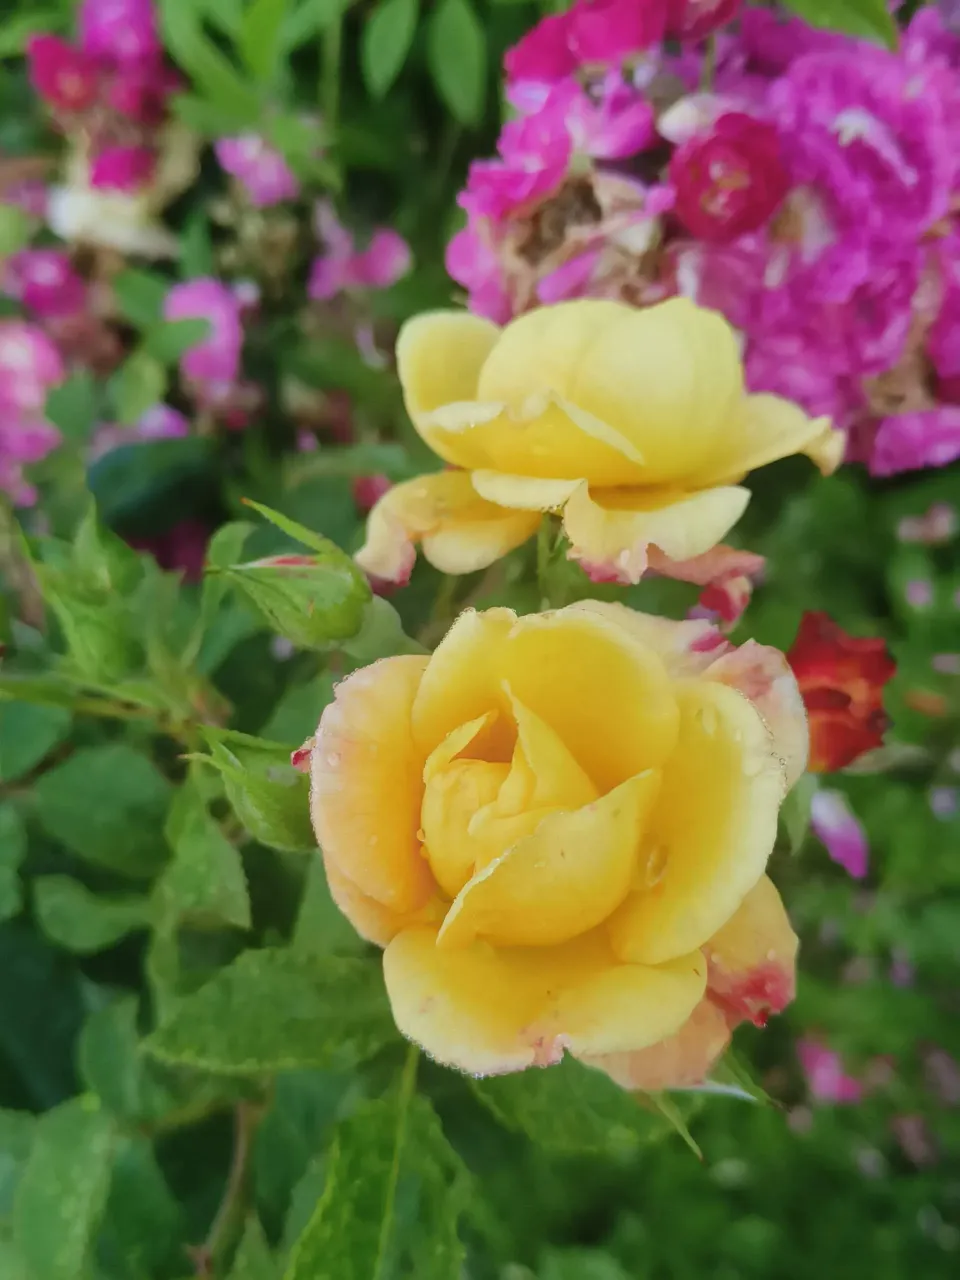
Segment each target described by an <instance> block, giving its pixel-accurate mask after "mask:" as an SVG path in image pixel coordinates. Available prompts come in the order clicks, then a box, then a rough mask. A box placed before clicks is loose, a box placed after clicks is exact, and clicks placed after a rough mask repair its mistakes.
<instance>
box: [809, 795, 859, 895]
mask: <svg viewBox="0 0 960 1280" xmlns="http://www.w3.org/2000/svg"><path fill="white" fill-rule="evenodd" d="M810 826H811V827H812V829H813V833H814V835H815V836H816V837H817V839H818V840H820V841H821V843H822V844H823V845H824V847H825V848H826V850H827V853H828V854H829V855H830V857H831V858H832V859H833V861H834V862H836V863H838V864H839V865H840V866H841V867H843V869H844V871H846V872H847V874H848V875H850V876H852V877H853V878H854V880H862V879H863V877H864V876H865V875H866V874H867V863H868V859H869V848H868V846H867V837H866V835H865V834H864V830H863V827H862V826H861V825H860V822H859V820H858V819H857V817H856V815H855V814H854V812H853V810H852V809H851V808H850V806H849V804H848V803H847V798H846V796H845V795H844V794H843V792H842V791H831V790H822V791H815V792H814V793H813V799H812V800H811V802H810Z"/></svg>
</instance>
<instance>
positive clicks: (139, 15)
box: [79, 0, 163, 65]
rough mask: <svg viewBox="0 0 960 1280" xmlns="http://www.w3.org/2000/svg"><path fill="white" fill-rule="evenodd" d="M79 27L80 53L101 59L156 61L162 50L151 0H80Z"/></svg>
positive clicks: (118, 61)
mask: <svg viewBox="0 0 960 1280" xmlns="http://www.w3.org/2000/svg"><path fill="white" fill-rule="evenodd" d="M79 31H80V45H81V48H82V49H83V51H84V53H87V54H89V55H90V56H91V57H94V58H97V59H100V60H101V61H103V62H105V63H110V64H119V65H126V64H130V63H144V62H151V61H159V59H160V57H161V55H162V52H163V47H162V45H161V43H160V36H159V33H158V30H157V18H156V14H155V12H154V8H153V3H152V0H83V4H82V5H81V6H80V16H79Z"/></svg>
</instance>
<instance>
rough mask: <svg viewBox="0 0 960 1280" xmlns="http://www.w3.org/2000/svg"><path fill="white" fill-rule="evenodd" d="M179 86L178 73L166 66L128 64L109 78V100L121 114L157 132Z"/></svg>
mask: <svg viewBox="0 0 960 1280" xmlns="http://www.w3.org/2000/svg"><path fill="white" fill-rule="evenodd" d="M179 84H180V79H179V76H178V75H177V74H176V72H175V71H171V70H170V69H169V68H168V67H166V66H164V64H163V63H158V62H145V63H129V64H125V65H123V66H120V67H117V69H116V70H115V72H114V73H113V75H112V76H111V77H110V79H109V81H108V84H107V90H106V100H107V103H108V104H109V105H110V107H111V108H112V109H113V110H114V111H116V112H117V113H118V114H119V115H122V116H129V117H130V119H131V120H134V121H136V123H137V124H140V125H143V126H144V127H146V128H152V129H155V128H157V127H158V126H159V125H161V124H162V123H163V121H164V117H165V116H166V111H167V99H168V98H169V96H170V94H171V93H173V92H174V91H175V90H176V89H177V88H178V86H179Z"/></svg>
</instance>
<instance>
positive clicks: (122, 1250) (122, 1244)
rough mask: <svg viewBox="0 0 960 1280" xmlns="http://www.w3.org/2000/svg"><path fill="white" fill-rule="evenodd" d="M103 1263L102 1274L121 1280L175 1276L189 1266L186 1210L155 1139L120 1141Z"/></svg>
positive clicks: (103, 1230) (101, 1247)
mask: <svg viewBox="0 0 960 1280" xmlns="http://www.w3.org/2000/svg"><path fill="white" fill-rule="evenodd" d="M97 1262H98V1264H99V1268H100V1272H101V1273H102V1274H104V1275H105V1276H109V1277H111V1278H112V1277H117V1278H118V1280H144V1277H147V1276H156V1275H164V1276H169V1275H170V1274H177V1272H178V1271H179V1268H180V1267H181V1266H182V1265H183V1220H182V1212H181V1209H180V1206H179V1204H178V1203H177V1201H176V1200H175V1199H174V1197H173V1194H172V1192H171V1190H170V1188H169V1186H168V1185H167V1182H166V1180H165V1178H164V1176H163V1173H162V1172H161V1170H160V1166H159V1165H158V1163H157V1159H156V1156H155V1155H154V1153H153V1149H152V1147H151V1145H150V1143H149V1141H148V1140H147V1139H146V1138H144V1137H142V1136H140V1135H139V1134H130V1135H125V1136H123V1137H121V1138H120V1139H119V1141H118V1142H117V1146H116V1150H115V1155H114V1161H113V1169H112V1172H111V1177H110V1193H109V1196H108V1197H107V1204H106V1208H105V1210H104V1213H103V1220H102V1223H101V1227H100V1233H99V1237H98V1240H97ZM172 1269H173V1270H172Z"/></svg>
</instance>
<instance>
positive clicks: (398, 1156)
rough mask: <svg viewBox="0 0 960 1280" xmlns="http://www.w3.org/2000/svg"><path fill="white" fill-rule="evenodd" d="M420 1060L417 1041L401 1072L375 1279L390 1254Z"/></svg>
mask: <svg viewBox="0 0 960 1280" xmlns="http://www.w3.org/2000/svg"><path fill="white" fill-rule="evenodd" d="M419 1061H420V1050H419V1048H418V1047H417V1046H416V1045H415V1044H411V1045H409V1046H408V1048H407V1058H406V1061H405V1062H404V1064H403V1073H402V1075H401V1076H400V1097H399V1099H398V1101H397V1130H396V1134H395V1136H394V1140H393V1161H392V1163H391V1166H390V1176H389V1181H388V1182H387V1194H386V1198H385V1200H384V1205H383V1217H382V1219H381V1220H380V1238H379V1240H378V1242H377V1258H376V1262H375V1263H374V1267H373V1280H380V1277H381V1276H382V1274H383V1264H384V1260H385V1258H386V1256H387V1244H388V1242H389V1238H390V1231H391V1229H392V1227H393V1211H394V1205H395V1203H396V1199H397V1184H398V1183H399V1181H400V1162H401V1160H402V1159H403V1144H404V1141H405V1139H406V1136H407V1112H408V1111H409V1110H410V1103H411V1101H412V1100H413V1094H414V1090H415V1089H416V1087H417V1064H418V1063H419Z"/></svg>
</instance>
